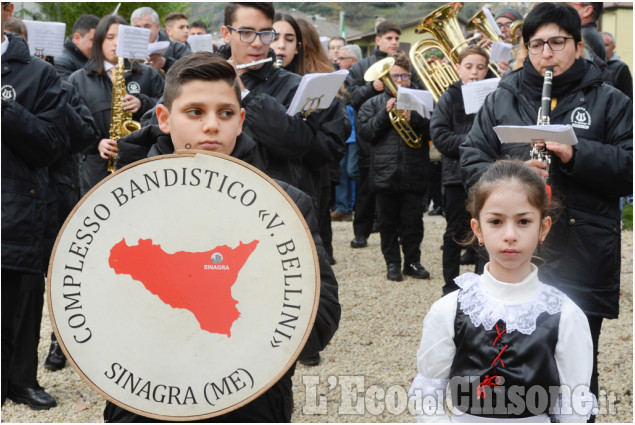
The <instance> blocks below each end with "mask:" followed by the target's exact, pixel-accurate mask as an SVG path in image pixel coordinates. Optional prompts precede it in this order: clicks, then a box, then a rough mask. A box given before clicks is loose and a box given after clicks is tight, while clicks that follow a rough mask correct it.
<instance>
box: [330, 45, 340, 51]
mask: <svg viewBox="0 0 635 425" xmlns="http://www.w3.org/2000/svg"><path fill="white" fill-rule="evenodd" d="M339 49H341V47H340V46H329V50H339Z"/></svg>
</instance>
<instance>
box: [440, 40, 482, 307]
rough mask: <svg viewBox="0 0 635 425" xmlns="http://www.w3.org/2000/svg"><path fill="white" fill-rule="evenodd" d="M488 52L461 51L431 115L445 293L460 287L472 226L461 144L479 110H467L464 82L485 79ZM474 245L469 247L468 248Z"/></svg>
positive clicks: (470, 48) (471, 48)
mask: <svg viewBox="0 0 635 425" xmlns="http://www.w3.org/2000/svg"><path fill="white" fill-rule="evenodd" d="M488 63H489V55H488V54H487V52H486V51H485V50H483V49H482V48H481V47H479V46H476V45H472V46H468V47H466V48H465V49H463V50H462V51H461V53H460V55H459V63H458V65H457V66H456V70H457V72H458V73H459V76H460V77H461V80H460V81H457V82H455V83H453V84H452V85H450V87H448V89H447V90H446V91H445V93H443V95H442V96H441V98H440V99H439V102H438V103H437V105H436V107H435V108H434V112H433V113H432V118H431V119H430V135H431V136H432V140H433V141H434V146H436V148H437V149H438V150H439V151H440V152H441V153H442V154H443V157H442V158H441V165H442V167H443V171H442V172H443V175H442V179H441V181H442V184H443V187H444V189H445V190H444V197H445V199H444V204H445V220H446V227H445V233H444V234H443V279H444V280H445V285H444V286H443V295H445V294H449V293H450V292H452V291H455V290H457V289H459V287H458V286H457V285H456V284H455V283H454V278H455V277H457V276H458V275H459V267H460V259H461V245H460V244H459V243H458V242H462V241H463V240H465V239H466V237H467V234H468V231H469V230H470V215H469V213H468V212H467V210H466V209H465V203H466V201H467V191H466V190H465V188H464V187H463V182H462V181H461V172H460V166H459V145H460V144H461V143H463V141H465V138H466V137H467V133H469V132H470V129H471V128H472V123H473V122H474V117H475V116H476V114H469V115H466V114H465V107H464V106H463V93H462V91H461V86H462V85H463V84H468V83H470V82H473V81H480V80H483V79H484V78H485V77H486V75H487V71H488V68H487V64H488ZM469 249H471V248H468V250H469ZM476 257H477V259H476V263H477V266H476V270H477V271H476V272H477V273H479V270H480V273H482V267H483V266H484V264H485V263H484V261H483V258H481V257H480V256H479V255H477V256H476Z"/></svg>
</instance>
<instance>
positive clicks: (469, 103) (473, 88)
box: [461, 78, 501, 115]
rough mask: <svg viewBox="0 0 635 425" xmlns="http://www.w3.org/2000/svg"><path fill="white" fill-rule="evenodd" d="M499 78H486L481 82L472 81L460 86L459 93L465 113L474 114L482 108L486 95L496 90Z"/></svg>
mask: <svg viewBox="0 0 635 425" xmlns="http://www.w3.org/2000/svg"><path fill="white" fill-rule="evenodd" d="M500 80H501V79H500V78H487V79H485V80H481V81H474V82H471V83H467V84H462V85H461V93H462V94H463V106H464V107H465V113H466V114H467V115H469V114H475V113H477V112H478V110H479V109H481V106H483V102H485V98H486V97H487V95H488V94H490V93H491V92H493V91H494V90H496V88H497V87H498V83H499V82H500Z"/></svg>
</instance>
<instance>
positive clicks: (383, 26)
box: [376, 21, 401, 37]
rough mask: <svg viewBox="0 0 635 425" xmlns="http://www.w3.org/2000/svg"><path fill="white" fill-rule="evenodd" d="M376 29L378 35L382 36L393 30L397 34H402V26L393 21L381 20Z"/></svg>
mask: <svg viewBox="0 0 635 425" xmlns="http://www.w3.org/2000/svg"><path fill="white" fill-rule="evenodd" d="M376 31H377V37H382V36H383V35H384V34H387V33H389V32H391V31H394V32H396V33H397V34H399V35H401V28H399V25H397V24H395V23H394V22H392V21H383V22H380V23H379V25H377V28H376Z"/></svg>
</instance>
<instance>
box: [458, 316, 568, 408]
mask: <svg viewBox="0 0 635 425" xmlns="http://www.w3.org/2000/svg"><path fill="white" fill-rule="evenodd" d="M559 323H560V313H557V314H553V315H551V314H549V313H546V312H543V313H542V314H540V316H538V318H537V319H536V330H535V331H534V332H533V333H532V334H531V335H525V334H522V333H520V332H519V331H517V330H515V331H514V332H511V333H507V331H506V329H505V328H506V327H505V322H504V321H502V320H499V321H498V323H496V326H494V328H493V329H491V330H489V331H487V330H485V329H484V328H483V325H480V326H478V327H475V326H474V325H473V324H472V321H471V320H470V318H469V316H468V315H466V314H465V313H463V311H462V310H461V308H460V304H459V305H458V306H457V309H456V317H455V319H454V344H455V345H456V355H455V356H454V361H453V362H452V368H451V370H450V390H451V394H452V403H453V406H454V407H455V408H456V409H458V410H459V411H461V412H463V413H468V414H471V415H477V416H485V417H490V418H501V419H502V418H524V417H528V416H535V415H540V414H543V413H546V414H549V407H550V406H551V405H555V403H556V400H557V397H558V387H559V385H560V379H559V377H558V367H557V365H556V360H555V357H554V353H555V349H556V344H557V342H558V328H559Z"/></svg>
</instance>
